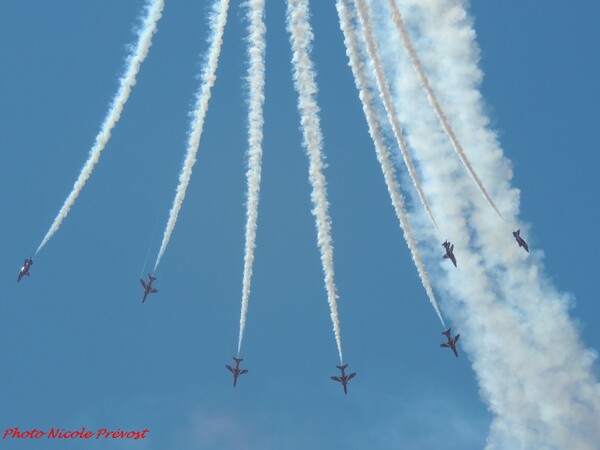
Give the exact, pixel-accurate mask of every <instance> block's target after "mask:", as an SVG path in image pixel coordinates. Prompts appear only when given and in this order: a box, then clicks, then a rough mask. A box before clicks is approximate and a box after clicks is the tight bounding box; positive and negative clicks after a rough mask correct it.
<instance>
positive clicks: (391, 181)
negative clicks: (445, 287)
mask: <svg viewBox="0 0 600 450" xmlns="http://www.w3.org/2000/svg"><path fill="white" fill-rule="evenodd" d="M336 7H337V11H338V16H339V18H340V28H341V29H342V32H343V33H344V44H345V46H346V54H347V55H348V59H349V64H350V67H351V69H352V73H353V75H354V81H355V83H356V87H357V89H358V92H359V97H360V100H361V102H362V105H363V111H364V114H365V117H366V118H367V124H368V126H369V134H370V135H371V139H373V143H374V144H375V150H376V152H377V160H378V161H379V164H381V170H382V172H383V177H384V179H385V184H386V186H387V189H388V192H389V194H390V197H391V199H392V205H393V206H394V211H395V212H396V217H398V220H399V221H400V227H401V228H402V231H403V232H404V239H405V240H406V243H407V245H408V248H409V250H410V253H411V255H412V258H413V261H414V263H415V266H416V267H417V271H418V272H419V276H420V277H421V282H422V283H423V287H424V288H425V291H426V292H427V296H428V297H429V301H430V302H431V304H432V305H433V309H434V310H435V312H436V314H437V316H438V318H439V319H440V322H441V323H442V326H443V327H444V329H445V328H446V324H445V323H444V319H443V318H442V313H441V312H440V309H439V307H438V304H437V301H436V300H435V295H434V294H433V289H432V288H431V283H430V282H429V277H428V276H427V272H425V267H424V266H423V262H422V261H421V256H420V254H419V250H418V248H417V244H416V243H415V240H414V237H413V233H412V230H411V227H410V223H409V221H408V215H407V214H406V210H405V208H404V200H403V198H402V194H401V192H400V186H398V183H397V182H396V174H395V170H394V166H393V164H392V162H391V156H390V152H389V150H388V148H387V147H386V145H385V143H384V141H383V137H382V136H381V133H380V132H379V123H378V119H377V115H376V114H375V111H374V109H373V97H372V95H371V92H370V90H369V82H368V80H367V77H366V75H365V73H364V72H363V70H362V68H363V67H364V66H363V62H362V60H361V55H360V50H359V48H358V36H357V34H356V30H355V29H354V27H353V26H352V23H351V20H352V19H351V15H350V11H349V9H348V6H347V4H346V1H345V0H337V2H336Z"/></svg>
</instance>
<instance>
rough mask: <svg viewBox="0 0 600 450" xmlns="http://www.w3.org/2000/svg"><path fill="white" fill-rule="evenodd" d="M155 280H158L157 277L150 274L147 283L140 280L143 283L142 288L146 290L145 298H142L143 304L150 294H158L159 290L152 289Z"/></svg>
mask: <svg viewBox="0 0 600 450" xmlns="http://www.w3.org/2000/svg"><path fill="white" fill-rule="evenodd" d="M154 280H156V277H153V276H152V275H150V274H148V280H147V281H144V280H142V279H141V278H140V283H142V287H143V288H144V296H143V297H142V303H144V302H145V301H146V297H148V294H156V293H157V292H158V289H154V288H153V287H152V282H153V281H154Z"/></svg>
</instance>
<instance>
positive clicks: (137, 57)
mask: <svg viewBox="0 0 600 450" xmlns="http://www.w3.org/2000/svg"><path fill="white" fill-rule="evenodd" d="M163 8H164V0H154V1H153V2H152V3H149V4H147V5H146V10H147V15H146V18H145V19H144V22H143V26H142V28H141V29H140V32H139V35H138V42H137V45H136V47H135V49H134V50H133V53H132V54H131V55H129V57H128V58H127V70H126V71H125V74H124V75H123V77H122V78H121V80H120V82H119V84H120V86H119V91H118V92H117V95H116V96H115V98H114V99H113V103H112V106H111V107H110V110H109V111H108V115H107V116H106V118H105V119H104V123H103V124H102V127H101V128H100V132H99V133H98V135H97V136H96V142H95V143H94V146H93V147H92V149H91V150H90V155H89V157H88V160H87V161H86V162H85V164H84V165H83V168H82V169H81V172H80V174H79V177H77V180H76V181H75V184H74V185H73V190H72V191H71V193H70V194H69V195H68V197H67V199H66V200H65V202H64V204H63V206H62V208H61V209H60V211H59V212H58V215H57V216H56V218H55V219H54V222H53V223H52V226H51V227H50V229H49V230H48V232H47V233H46V236H44V239H43V240H42V243H41V244H40V246H39V247H38V249H37V250H36V251H35V253H36V254H37V253H38V252H39V251H40V250H41V249H42V247H43V246H44V245H46V243H47V242H48V240H49V239H50V238H51V237H52V235H54V233H56V231H58V228H59V227H60V224H61V223H62V221H63V220H64V219H65V217H67V215H68V214H69V211H70V210H71V207H72V206H73V204H74V203H75V200H76V199H77V196H78V195H79V193H80V192H81V190H82V189H83V186H85V183H86V181H87V180H88V178H89V177H90V175H91V174H92V171H93V170H94V166H95V165H96V163H97V162H98V160H99V159H100V154H101V153H102V150H104V147H106V144H107V143H108V141H109V140H110V135H111V131H112V129H113V128H114V127H115V125H116V124H117V122H118V121H119V119H120V118H121V113H122V112H123V107H124V106H125V103H127V99H129V94H131V89H132V88H133V86H135V83H136V77H137V74H138V72H139V70H140V66H141V64H142V62H143V61H144V59H146V56H147V55H148V51H149V50H150V46H151V45H152V37H153V36H154V33H156V28H157V24H158V21H159V20H160V18H161V16H162V10H163Z"/></svg>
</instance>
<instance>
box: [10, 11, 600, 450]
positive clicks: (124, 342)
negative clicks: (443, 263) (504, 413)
mask: <svg viewBox="0 0 600 450" xmlns="http://www.w3.org/2000/svg"><path fill="white" fill-rule="evenodd" d="M192 3H193V2H167V4H166V6H165V10H164V14H163V18H162V19H161V21H160V22H159V24H158V33H157V34H156V35H155V38H154V41H153V45H152V48H151V50H150V54H149V56H148V58H147V60H146V61H145V62H144V64H143V65H142V68H141V70H140V73H139V76H138V83H137V85H136V87H135V88H134V90H133V92H132V95H131V97H130V100H129V102H128V103H127V105H126V107H125V110H124V113H123V116H122V117H121V120H120V122H119V123H118V124H117V126H116V128H115V129H114V131H113V134H112V139H111V141H110V142H109V144H108V145H107V147H106V149H105V151H104V153H103V155H102V158H101V160H100V163H99V164H98V166H97V167H96V169H95V171H94V173H93V175H92V177H91V178H90V180H89V182H88V184H87V185H86V187H85V189H84V190H83V192H82V194H81V195H80V197H79V199H78V200H77V203H76V204H75V206H74V208H73V210H72V211H71V214H70V215H69V217H68V218H67V219H66V220H65V222H64V223H63V225H62V227H61V229H60V230H59V231H58V232H57V233H56V235H55V236H54V237H53V238H52V239H51V240H50V242H49V243H48V244H47V246H46V247H45V248H44V249H43V250H42V251H41V252H40V253H39V255H38V257H37V258H36V260H35V264H34V266H33V268H32V276H31V277H30V278H28V279H26V280H24V281H22V282H21V283H19V284H18V285H17V284H16V283H15V278H16V275H17V272H18V269H19V267H20V266H21V263H22V260H23V259H24V258H25V257H28V256H29V255H30V254H32V253H33V252H34V251H35V249H36V248H37V246H38V244H39V242H40V240H41V238H42V237H43V235H44V234H45V233H46V231H47V229H48V227H49V225H50V223H51V221H52V220H53V218H54V216H55V215H56V213H57V211H58V209H59V207H60V206H61V205H62V202H63V201H64V198H65V197H66V195H67V194H68V192H69V190H70V189H71V187H72V185H73V182H74V180H75V178H76V176H77V174H78V173H79V170H80V168H81V165H82V164H83V162H84V161H85V159H86V157H87V154H88V151H89V148H90V147H91V145H92V144H93V139H94V137H95V136H96V134H97V132H98V129H99V127H100V124H101V122H102V120H103V118H104V116H105V114H106V111H107V109H108V105H109V102H110V100H111V99H112V97H113V95H114V93H115V92H116V90H117V87H118V85H117V82H118V78H119V76H120V74H121V73H122V71H123V67H124V59H125V56H126V54H127V45H128V44H130V43H133V42H134V41H135V33H134V31H133V28H134V26H136V25H137V23H138V22H139V20H138V16H139V15H140V12H141V11H142V9H143V5H144V2H143V1H131V2H110V3H106V2H93V3H89V2H87V3H85V4H84V3H79V2H59V3H58V4H57V3H54V4H52V5H51V4H49V3H46V2H35V7H32V6H31V4H28V3H26V2H25V3H24V2H17V1H3V2H2V3H1V4H0V55H1V57H2V61H3V64H2V66H3V68H2V70H1V71H0V98H2V102H1V106H0V110H1V114H2V120H1V121H0V140H1V141H0V147H1V148H2V149H3V150H2V151H1V152H0V158H1V159H2V163H1V164H0V172H1V174H0V183H1V188H0V205H2V209H3V211H4V215H3V220H2V225H1V226H2V233H0V239H1V241H0V248H1V249H2V258H0V296H1V298H2V305H3V314H2V315H1V317H0V342H2V343H3V344H2V360H3V366H2V367H3V370H2V371H0V386H1V388H2V398H3V401H2V406H1V407H0V431H3V430H4V429H6V428H9V427H14V426H18V427H19V428H20V429H22V430H26V429H30V428H34V427H35V428H38V429H49V428H50V427H60V428H65V429H78V428H80V427H82V426H85V427H86V428H88V429H93V430H95V429H98V428H102V427H106V428H112V429H116V428H118V427H120V428H121V429H144V428H148V429H150V430H151V432H150V435H149V438H148V439H147V440H145V441H144V442H140V441H137V442H112V443H109V444H106V443H102V444H100V443H97V442H92V441H89V442H88V441H86V443H85V445H86V448H88V447H89V448H115V449H119V448H140V449H141V448H144V449H150V450H153V449H164V448H181V449H188V448H189V449H192V448H202V449H228V448H249V449H250V448H263V449H281V448H284V449H292V450H293V449H305V448H312V449H337V448H340V449H341V448H347V449H363V448H377V449H392V448H394V449H395V448H418V449H437V448H440V447H441V446H445V447H446V448H462V449H479V448H483V447H484V445H485V442H486V438H487V436H488V433H489V426H490V422H491V420H492V416H491V414H490V413H489V412H488V409H487V406H486V404H485V403H484V401H483V400H482V399H481V397H480V394H479V389H478V384H477V380H476V376H475V374H474V371H473V369H472V368H471V364H470V362H471V359H470V356H469V354H468V353H466V352H464V351H462V349H461V348H460V347H459V351H461V356H460V358H459V359H458V360H456V359H454V358H453V356H452V355H451V354H450V352H448V351H445V350H443V349H440V348H439V343H440V342H441V341H442V336H441V335H440V333H439V331H440V330H439V322H438V321H437V318H436V316H435V313H434V311H433V309H432V308H431V306H430V305H429V302H428V299H427V297H426V295H425V292H424V290H423V288H422V286H421V283H420V282H419V279H418V276H417V273H416V270H415V268H414V265H413V263H412V261H411V259H410V254H409V252H408V250H407V247H406V244H405V242H404V240H403V238H402V233H401V231H400V229H399V227H398V223H397V219H396V217H395V215H394V212H393V209H392V208H391V206H390V201H389V196H388V194H387V192H386V188H385V184H384V183H383V177H382V176H381V170H380V167H379V165H378V163H377V160H376V158H375V152H374V149H373V144H372V142H371V140H370V138H369V136H368V133H367V127H366V123H365V119H364V116H363V113H362V111H361V106H360V102H359V100H358V97H357V93H356V88H355V87H354V82H353V78H352V74H351V72H350V69H349V68H348V66H347V59H346V55H345V51H344V47H343V40H342V34H341V32H340V29H339V24H338V18H337V14H336V11H335V8H334V6H333V4H329V3H332V2H322V3H321V2H313V4H312V5H311V8H312V9H313V22H312V23H313V27H314V32H315V42H314V48H313V57H314V60H315V62H316V69H317V74H318V75H317V82H318V84H319V88H320V93H319V96H318V100H319V104H320V106H321V109H322V112H321V120H322V129H323V134H324V139H325V141H324V148H325V153H326V155H327V162H328V165H329V166H328V168H327V170H326V175H327V179H328V192H329V200H330V203H331V209H330V214H331V218H332V223H333V239H334V246H335V268H336V281H337V285H338V290H339V295H340V302H339V310H340V321H341V333H342V344H343V348H344V359H345V362H348V363H349V364H350V366H349V368H351V369H352V370H355V371H356V372H358V375H357V377H356V378H355V379H354V380H352V382H351V383H350V384H349V395H348V396H347V397H346V396H344V395H343V393H342V391H341V389H340V386H337V385H334V383H333V382H332V381H331V380H330V379H329V377H330V376H331V375H334V374H335V373H336V369H335V367H334V366H335V364H338V358H337V350H336V347H335V342H334V339H333V334H332V332H331V322H330V318H329V310H328V307H327V302H326V295H325V292H324V289H323V276H322V271H321V265H320V260H319V253H318V249H317V246H316V235H315V227H314V221H313V218H312V215H311V213H310V209H311V205H310V185H309V183H308V180H307V167H308V163H307V158H306V156H305V154H304V150H303V149H302V147H301V133H300V131H299V119H298V113H297V109H296V94H295V92H294V89H293V84H292V78H291V65H290V58H291V54H290V46H289V40H288V35H287V33H286V30H285V7H284V4H283V2H269V3H268V4H267V15H266V20H267V69H266V70H267V73H266V101H265V139H264V156H263V172H262V175H263V177H262V188H261V203H260V207H259V208H260V209H259V219H258V236H257V249H256V254H255V258H256V259H255V266H254V277H253V283H252V293H251V297H250V309H249V314H248V322H247V328H246V334H245V339H244V346H243V348H242V356H243V357H244V358H245V361H244V366H245V367H247V368H248V369H249V370H250V373H249V374H248V375H245V376H244V377H243V378H242V379H241V380H240V383H239V385H238V387H237V388H236V389H235V390H234V389H232V387H231V377H230V374H229V373H228V372H227V371H226V370H225V368H224V364H226V363H230V362H231V355H233V354H235V352H236V349H237V339H238V326H239V325H238V324H239V307H240V298H241V296H240V292H241V277H242V269H243V259H242V258H243V245H244V242H243V239H244V234H243V233H244V230H243V227H244V223H245V210H244V202H245V175H244V172H245V161H244V155H245V151H246V107H245V100H244V92H245V90H244V88H243V77H244V76H245V44H244V38H245V33H246V32H245V28H246V23H245V21H244V10H243V9H242V8H240V7H239V5H238V3H237V2H234V3H233V4H232V5H231V8H230V13H229V21H228V24H227V28H226V30H225V36H224V40H225V43H224V46H223V50H222V54H221V59H220V62H219V69H218V72H217V77H218V78H217V82H216V84H215V87H214V89H213V95H212V99H211V103H210V108H209V112H208V115H207V118H206V122H205V128H204V133H203V136H202V142H201V146H200V150H199V152H198V162H197V164H196V166H195V168H194V175H193V177H192V181H191V184H190V187H189V189H188V193H187V196H186V200H185V203H184V205H183V209H182V212H181V215H180V217H179V221H178V224H177V227H176V229H175V232H174V234H173V237H172V240H171V243H170V246H169V248H168V249H167V251H166V253H165V255H164V258H163V260H162V262H161V265H160V267H159V270H158V272H157V273H156V275H157V276H158V277H159V279H158V282H157V283H158V284H157V287H158V288H159V289H160V293H159V294H157V295H154V296H151V297H149V299H148V301H147V302H146V303H145V304H143V305H142V304H141V303H140V297H141V288H140V286H139V282H138V280H137V279H138V278H139V277H140V274H141V273H142V269H143V265H144V259H145V258H146V254H147V252H148V251H149V254H150V256H149V262H148V267H147V268H146V270H149V269H150V268H151V264H152V262H153V260H154V257H155V255H156V252H157V250H158V246H159V244H160V237H161V235H162V229H163V227H164V224H165V223H166V218H167V214H168V210H169V208H170V206H171V202H172V197H173V195H174V191H175V187H176V183H177V177H178V174H179V170H180V167H181V163H182V161H183V157H184V151H185V144H186V141H187V137H186V133H187V130H188V126H189V117H188V113H189V111H190V109H191V108H192V105H193V97H194V94H195V92H196V90H197V87H198V84H199V78H198V74H199V71H200V67H201V55H202V54H204V52H205V50H206V47H207V45H206V38H207V34H208V31H207V30H208V27H207V24H206V13H207V11H208V5H209V2H206V1H204V2H197V3H196V2H194V3H196V4H192ZM569 8H570V9H568V14H565V11H566V3H565V2H550V3H548V4H545V5H544V8H543V9H541V8H540V7H539V5H534V4H533V2H531V4H522V2H516V1H506V2H501V3H499V2H498V3H493V2H475V3H474V4H473V5H472V6H471V8H470V13H471V14H472V16H473V17H474V26H475V29H476V31H477V36H478V38H477V41H478V43H479V46H480V48H481V68H482V70H483V72H484V73H485V78H484V81H483V84H482V88H481V89H482V93H483V96H484V98H485V102H486V106H487V113H488V115H489V117H490V118H491V123H492V128H493V129H494V130H496V131H497V132H498V134H499V138H500V142H501V145H502V148H503V150H504V152H505V155H506V157H507V158H509V159H510V160H511V161H512V162H513V169H514V179H513V185H514V186H516V187H518V188H519V189H520V190H521V219H522V220H523V221H525V222H528V223H530V224H531V234H530V235H528V236H527V237H526V238H527V240H528V242H529V245H530V247H531V248H534V249H542V250H543V252H544V254H545V259H544V264H545V266H546V272H547V275H548V276H549V278H550V279H551V280H552V281H553V282H554V284H555V285H556V286H557V288H558V289H559V291H561V292H568V293H572V294H573V296H574V298H575V302H574V307H573V309H572V310H571V315H572V317H573V318H574V320H575V321H576V323H577V326H578V327H579V329H580V332H581V337H582V340H583V342H584V344H585V345H586V346H588V347H591V348H595V349H598V348H599V347H600V345H599V344H600V332H599V331H598V330H597V329H596V328H595V327H594V326H593V322H592V318H594V317H597V316H598V314H600V307H598V303H597V301H596V297H597V294H596V292H597V289H595V287H596V286H595V283H594V282H595V281H596V279H597V277H598V275H600V274H599V273H598V267H599V265H598V256H597V251H596V249H595V247H594V246H593V245H591V244H592V243H593V242H594V241H593V238H594V237H595V234H596V230H597V229H598V226H599V225H600V223H599V222H600V220H599V209H598V201H597V199H596V194H597V192H598V188H599V182H598V177H597V176H596V172H597V170H596V168H597V167H598V163H600V161H599V160H598V159H599V157H598V153H597V151H595V150H596V148H597V142H598V139H597V136H596V134H597V133H595V130H596V122H597V120H596V119H597V113H596V109H597V108H596V106H597V104H598V102H599V101H600V91H599V85H598V73H599V69H598V62H597V61H596V60H595V58H594V57H593V55H594V54H595V52H594V49H595V47H594V43H595V42H598V40H599V38H600V36H598V34H599V33H600V31H599V30H598V28H597V23H598V19H599V18H600V17H599V16H600V7H598V6H597V5H596V4H595V3H594V2H591V1H584V2H580V3H578V5H577V7H573V6H572V5H570V6H569ZM515 245H516V244H515ZM149 249H150V250H149ZM440 255H441V247H440ZM437 295H438V296H440V297H441V298H440V300H441V304H442V305H443V304H444V302H445V301H451V300H447V299H444V298H443V293H441V292H440V293H437ZM442 313H444V311H443V310H442ZM449 322H450V324H451V325H452V326H453V328H454V329H455V330H458V331H460V330H461V324H460V323H459V322H453V321H452V320H449ZM464 338H467V337H465V336H464V335H463V339H464ZM594 373H595V374H596V378H597V377H598V366H597V365H595V366H594ZM2 444H3V447H5V448H11V449H12V448H15V449H18V448H55V443H54V442H52V441H49V440H40V441H36V442H33V443H29V442H17V441H3V442H2ZM5 444H6V445H5ZM63 447H64V448H80V443H77V442H65V443H61V448H63Z"/></svg>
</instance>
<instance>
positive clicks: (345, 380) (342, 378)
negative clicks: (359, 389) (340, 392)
mask: <svg viewBox="0 0 600 450" xmlns="http://www.w3.org/2000/svg"><path fill="white" fill-rule="evenodd" d="M336 367H337V368H338V369H340V370H341V371H342V375H341V376H339V377H331V379H332V380H333V381H339V382H340V383H342V386H344V394H346V395H347V394H348V388H347V387H346V385H347V384H348V381H350V380H351V379H352V378H354V377H355V376H356V372H352V373H351V374H350V375H346V374H345V373H344V370H346V367H348V364H344V365H343V366H336Z"/></svg>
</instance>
